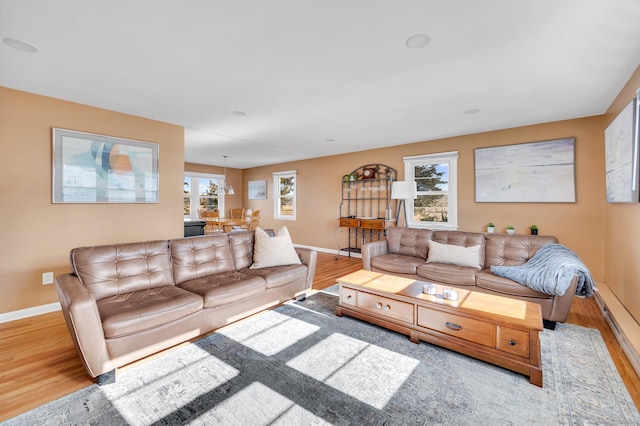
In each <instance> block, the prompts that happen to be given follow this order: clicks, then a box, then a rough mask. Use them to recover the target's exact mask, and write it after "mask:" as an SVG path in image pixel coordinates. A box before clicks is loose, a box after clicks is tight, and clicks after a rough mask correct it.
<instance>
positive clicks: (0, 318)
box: [0, 302, 62, 324]
mask: <svg viewBox="0 0 640 426" xmlns="http://www.w3.org/2000/svg"><path fill="white" fill-rule="evenodd" d="M61 309H62V307H61V306H60V302H55V303H49V304H47V305H40V306H34V307H32V308H26V309H20V310H19V311H13V312H6V313H4V314H0V324H2V323H5V322H9V321H15V320H19V319H23V318H29V317H35V316H37V315H42V314H48V313H49V312H55V311H59V310H61Z"/></svg>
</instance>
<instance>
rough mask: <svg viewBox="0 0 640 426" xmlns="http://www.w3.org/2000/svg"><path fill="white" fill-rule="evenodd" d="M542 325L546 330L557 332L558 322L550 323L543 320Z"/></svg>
mask: <svg viewBox="0 0 640 426" xmlns="http://www.w3.org/2000/svg"><path fill="white" fill-rule="evenodd" d="M542 325H543V326H544V328H546V329H549V330H555V329H556V322H555V321H549V320H546V319H543V320H542Z"/></svg>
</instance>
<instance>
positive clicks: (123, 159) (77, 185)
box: [53, 128, 158, 203]
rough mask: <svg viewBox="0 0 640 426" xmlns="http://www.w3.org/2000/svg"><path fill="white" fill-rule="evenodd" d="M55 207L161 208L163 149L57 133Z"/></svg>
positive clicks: (54, 180) (103, 138) (121, 141)
mask: <svg viewBox="0 0 640 426" xmlns="http://www.w3.org/2000/svg"><path fill="white" fill-rule="evenodd" d="M53 202H54V203H157V202H158V144H155V143H150V142H141V141H135V140H130V139H120V138H114V137H111V136H104V135H95V134H91V133H81V132H76V131H72V130H64V129H56V128H54V129H53Z"/></svg>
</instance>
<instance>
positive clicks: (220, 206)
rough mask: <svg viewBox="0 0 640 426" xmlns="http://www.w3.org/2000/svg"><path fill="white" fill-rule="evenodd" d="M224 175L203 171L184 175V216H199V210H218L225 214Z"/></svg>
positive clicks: (194, 217)
mask: <svg viewBox="0 0 640 426" xmlns="http://www.w3.org/2000/svg"><path fill="white" fill-rule="evenodd" d="M223 186H224V176H222V175H207V174H202V173H185V175H184V217H185V218H190V219H197V218H199V214H198V210H200V209H204V210H218V211H220V214H221V215H222V216H224V214H223V212H224V195H222V194H221V191H219V189H220V188H222V187H223Z"/></svg>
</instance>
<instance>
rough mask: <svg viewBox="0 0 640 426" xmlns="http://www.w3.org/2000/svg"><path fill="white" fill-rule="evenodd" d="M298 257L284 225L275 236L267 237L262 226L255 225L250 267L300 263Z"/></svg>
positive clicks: (258, 267) (257, 267)
mask: <svg viewBox="0 0 640 426" xmlns="http://www.w3.org/2000/svg"><path fill="white" fill-rule="evenodd" d="M300 263H302V262H300V258H299V257H298V253H297V252H296V249H295V248H294V247H293V243H292V242H291V236H290V235H289V230H288V229H287V227H286V226H283V227H282V228H280V229H279V230H278V232H276V236H275V237H269V234H267V233H266V232H265V231H264V230H263V229H262V228H260V227H257V228H256V232H255V241H254V244H253V264H252V265H251V266H250V269H260V268H268V267H270V266H282V265H295V264H300Z"/></svg>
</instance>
